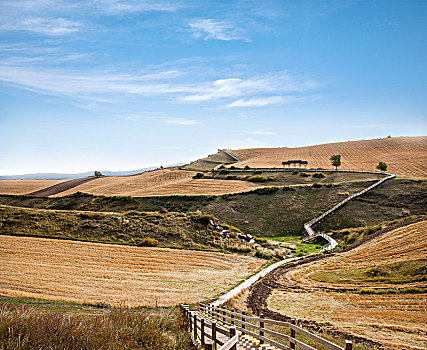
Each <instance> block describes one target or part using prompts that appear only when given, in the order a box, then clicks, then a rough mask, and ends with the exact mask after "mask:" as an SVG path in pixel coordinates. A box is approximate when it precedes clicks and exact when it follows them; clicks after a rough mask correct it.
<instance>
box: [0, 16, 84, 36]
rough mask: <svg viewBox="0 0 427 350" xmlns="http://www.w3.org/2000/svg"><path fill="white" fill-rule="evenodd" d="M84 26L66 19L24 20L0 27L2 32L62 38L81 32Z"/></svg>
mask: <svg viewBox="0 0 427 350" xmlns="http://www.w3.org/2000/svg"><path fill="white" fill-rule="evenodd" d="M81 27H82V24H81V23H79V22H73V21H69V20H67V19H65V18H56V19H48V18H39V17H37V18H24V19H21V20H19V21H14V22H8V23H5V24H3V25H2V26H0V31H27V32H34V33H37V34H42V35H51V36H60V35H67V34H71V33H75V32H77V31H79V30H80V29H81Z"/></svg>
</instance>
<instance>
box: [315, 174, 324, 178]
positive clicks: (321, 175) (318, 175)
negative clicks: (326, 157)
mask: <svg viewBox="0 0 427 350" xmlns="http://www.w3.org/2000/svg"><path fill="white" fill-rule="evenodd" d="M313 177H315V178H316V179H323V178H324V177H325V174H323V173H314V174H313Z"/></svg>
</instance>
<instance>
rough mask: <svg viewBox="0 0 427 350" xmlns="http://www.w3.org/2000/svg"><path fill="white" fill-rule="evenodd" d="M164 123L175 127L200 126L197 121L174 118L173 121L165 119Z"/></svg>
mask: <svg viewBox="0 0 427 350" xmlns="http://www.w3.org/2000/svg"><path fill="white" fill-rule="evenodd" d="M166 123H168V124H175V125H187V126H188V125H197V124H200V122H198V121H197V120H194V119H183V118H174V119H167V120H166Z"/></svg>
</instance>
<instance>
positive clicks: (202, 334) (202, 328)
mask: <svg viewBox="0 0 427 350" xmlns="http://www.w3.org/2000/svg"><path fill="white" fill-rule="evenodd" d="M200 342H201V343H202V345H205V319H204V318H203V317H202V318H201V319H200Z"/></svg>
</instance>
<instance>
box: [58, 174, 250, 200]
mask: <svg viewBox="0 0 427 350" xmlns="http://www.w3.org/2000/svg"><path fill="white" fill-rule="evenodd" d="M195 174H196V172H193V171H187V170H173V169H159V170H155V171H150V172H146V173H142V174H139V175H132V176H114V177H113V176H111V177H104V178H99V179H95V180H93V181H90V182H87V183H85V184H82V185H79V186H76V187H73V188H72V189H69V190H67V191H64V192H61V193H59V194H57V195H54V196H53V197H62V196H66V195H69V194H72V193H75V192H78V191H80V192H85V193H91V194H96V195H106V196H113V195H120V196H134V197H143V196H160V195H173V194H181V195H192V194H223V193H232V192H242V191H247V190H249V189H252V188H256V187H257V186H256V185H255V184H252V183H249V182H247V181H237V180H212V179H197V180H195V179H193V176H194V175H195Z"/></svg>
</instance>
